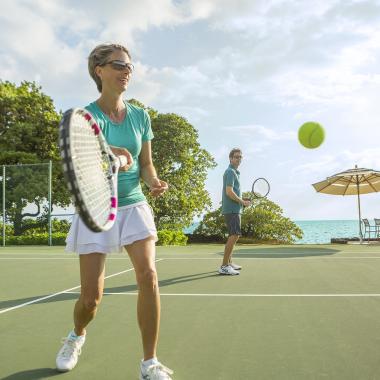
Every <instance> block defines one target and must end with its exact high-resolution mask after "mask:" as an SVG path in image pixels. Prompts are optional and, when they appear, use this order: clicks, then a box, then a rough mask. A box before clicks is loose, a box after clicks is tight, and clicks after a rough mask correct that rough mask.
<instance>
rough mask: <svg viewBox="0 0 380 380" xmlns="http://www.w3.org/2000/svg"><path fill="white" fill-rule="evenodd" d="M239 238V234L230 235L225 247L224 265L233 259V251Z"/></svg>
mask: <svg viewBox="0 0 380 380" xmlns="http://www.w3.org/2000/svg"><path fill="white" fill-rule="evenodd" d="M238 240H239V235H230V236H229V237H228V240H227V243H226V245H225V247H224V256H223V263H222V265H228V264H229V263H230V261H231V256H232V251H233V249H234V246H235V244H236V242H237V241H238Z"/></svg>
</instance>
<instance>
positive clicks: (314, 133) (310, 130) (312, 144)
mask: <svg viewBox="0 0 380 380" xmlns="http://www.w3.org/2000/svg"><path fill="white" fill-rule="evenodd" d="M324 139H325V130H324V129H323V127H322V125H321V124H319V123H317V122H315V121H308V122H306V123H304V124H302V125H301V127H300V129H299V130H298V140H299V142H300V143H301V144H302V145H303V146H304V147H305V148H309V149H314V148H318V147H319V146H320V145H321V144H322V143H323V140H324Z"/></svg>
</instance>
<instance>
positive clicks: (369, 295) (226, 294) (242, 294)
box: [68, 292, 380, 297]
mask: <svg viewBox="0 0 380 380" xmlns="http://www.w3.org/2000/svg"><path fill="white" fill-rule="evenodd" d="M68 293H73V294H76V293H77V292H68ZM103 294H104V295H126V296H136V295H138V293H135V292H117V293H113V292H104V293H103ZM160 296H174V297H177V296H179V297H182V296H183V297H380V294H376V293H374V294H372V293H368V294H366V293H351V294H247V293H224V294H223V293H160Z"/></svg>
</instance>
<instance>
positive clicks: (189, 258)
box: [0, 255, 380, 261]
mask: <svg viewBox="0 0 380 380" xmlns="http://www.w3.org/2000/svg"><path fill="white" fill-rule="evenodd" d="M235 258H236V260H284V259H289V260H312V259H328V260H331V259H334V260H351V259H353V260H362V259H370V260H371V259H375V260H378V259H380V256H351V257H332V256H329V255H323V256H318V255H314V256H302V257H288V256H280V255H279V256H278V257H235ZM221 259H222V256H220V257H162V258H160V259H157V261H160V260H221ZM0 260H77V257H0ZM108 260H129V258H128V257H107V261H108Z"/></svg>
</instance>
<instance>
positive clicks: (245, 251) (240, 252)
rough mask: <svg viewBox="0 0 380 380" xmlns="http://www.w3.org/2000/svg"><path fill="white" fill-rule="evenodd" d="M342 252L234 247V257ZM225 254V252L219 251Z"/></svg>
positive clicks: (286, 256) (284, 256) (304, 255)
mask: <svg viewBox="0 0 380 380" xmlns="http://www.w3.org/2000/svg"><path fill="white" fill-rule="evenodd" d="M339 252H341V251H340V250H338V249H332V248H318V247H310V248H307V247H278V248H277V247H273V248H272V247H268V248H266V247H259V248H248V247H247V248H239V246H238V247H237V248H235V249H234V253H233V257H241V258H244V257H247V258H249V257H251V258H255V257H257V258H270V259H273V258H277V259H281V258H289V257H308V256H331V255H335V254H337V253H339ZM218 255H220V256H223V252H218Z"/></svg>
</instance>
